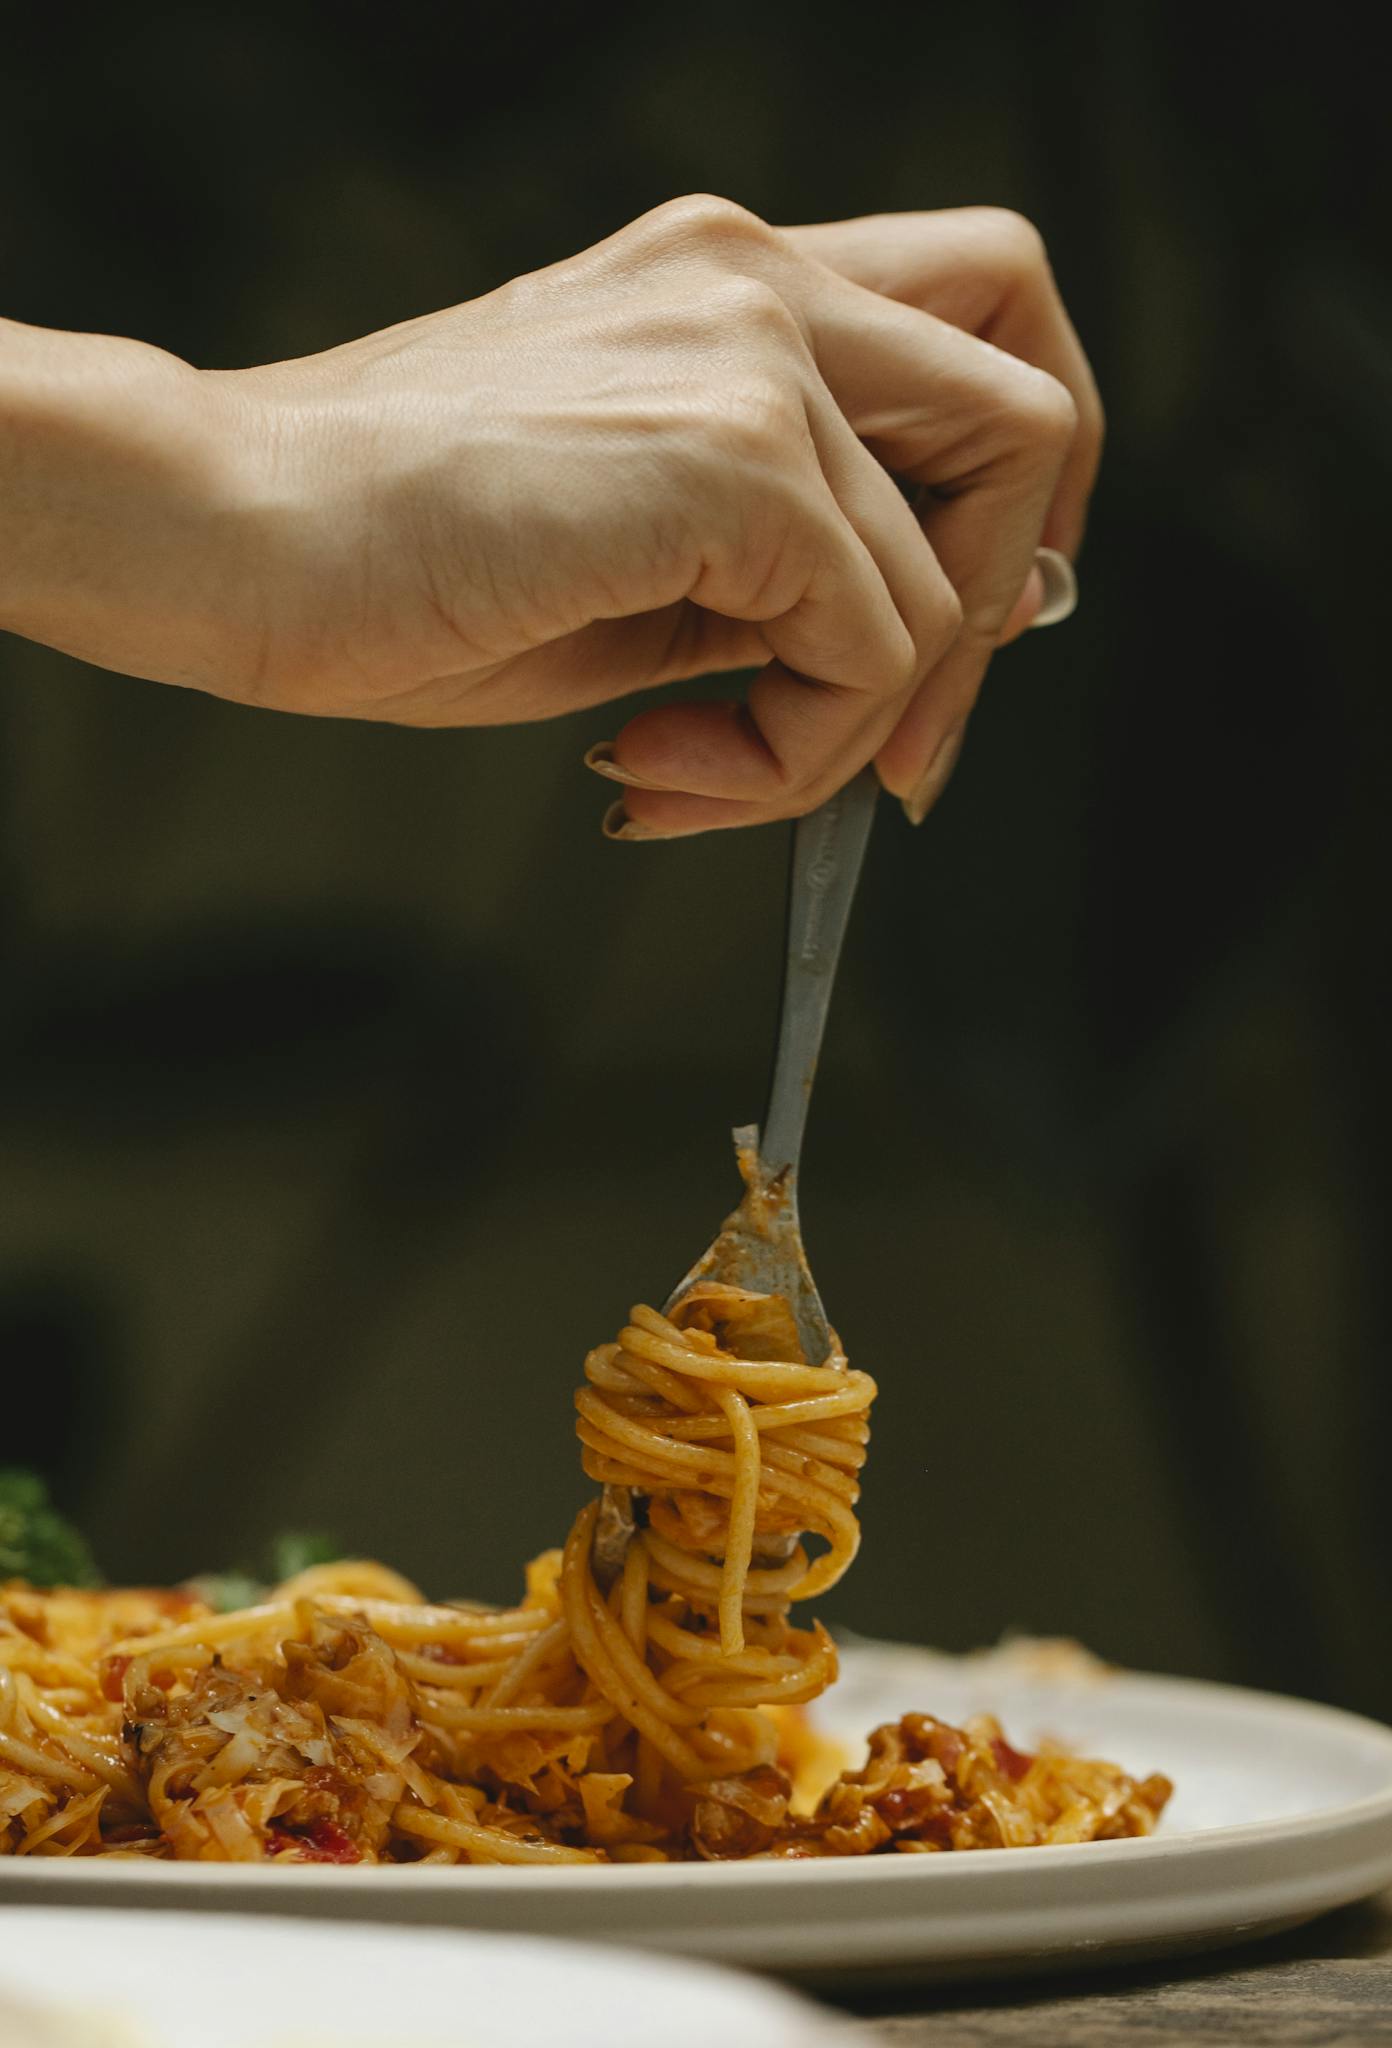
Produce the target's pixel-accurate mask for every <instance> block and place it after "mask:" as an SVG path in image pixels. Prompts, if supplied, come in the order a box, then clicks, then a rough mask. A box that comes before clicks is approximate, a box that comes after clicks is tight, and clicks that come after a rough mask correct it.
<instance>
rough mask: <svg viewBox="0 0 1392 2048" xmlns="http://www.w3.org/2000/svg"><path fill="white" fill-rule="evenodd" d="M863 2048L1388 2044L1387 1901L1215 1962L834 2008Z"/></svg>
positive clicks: (1391, 1917)
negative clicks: (848, 2018) (856, 2025)
mask: <svg viewBox="0 0 1392 2048" xmlns="http://www.w3.org/2000/svg"><path fill="white" fill-rule="evenodd" d="M840 2004H841V2009H842V2010H843V2011H845V2012H847V2013H851V2014H855V2015H857V2016H859V2017H860V2019H861V2022H862V2028H861V2032H860V2033H859V2034H857V2033H856V2032H854V2031H851V2032H849V2033H848V2048H849V2044H850V2042H852V2041H854V2040H856V2039H858V2038H859V2039H863V2040H864V2042H865V2043H866V2048H877V2044H880V2043H889V2042H893V2043H895V2044H896V2048H994V2044H995V2043H996V2042H1013V2043H1020V2042H1025V2041H1028V2042H1030V2043H1031V2044H1033V2048H1075V2044H1076V2048H1111V2044H1112V2043H1114V2042H1115V2043H1122V2042H1126V2043H1137V2044H1141V2048H1170V2044H1171V2043H1173V2044H1174V2048H1180V2044H1181V2043H1183V2044H1184V2048H1231V2044H1233V2043H1234V2042H1236V2043H1247V2042H1250V2043H1252V2044H1254V2048H1256V2044H1260V2048H1368V2044H1376V2043H1381V2042H1392V1891H1387V1892H1384V1893H1383V1894H1382V1895H1381V1897H1379V1898H1377V1899H1371V1900H1369V1901H1367V1903H1366V1904H1364V1905H1361V1906H1348V1907H1345V1909H1344V1910H1343V1911H1342V1912H1339V1913H1331V1914H1327V1915H1326V1916H1325V1918H1324V1919H1322V1920H1317V1921H1315V1922H1314V1923H1313V1925H1311V1926H1309V1927H1302V1928H1299V1929H1297V1930H1296V1932H1295V1933H1294V1934H1287V1935H1281V1936H1278V1937H1277V1938H1276V1939H1275V1940H1273V1941H1266V1942H1256V1943H1253V1944H1252V1945H1251V1946H1250V1947H1248V1948H1238V1949H1229V1950H1227V1951H1225V1952H1224V1953H1221V1954H1216V1955H1206V1956H1192V1957H1189V1958H1187V1959H1183V1958H1181V1959H1177V1960H1176V1961H1174V1962H1171V1963H1168V1964H1165V1963H1156V1964H1151V1965H1148V1966H1147V1967H1146V1968H1144V1969H1129V1970H1116V1971H1112V1972H1110V1973H1108V1972H1104V1971H1101V1970H1098V1971H1096V1972H1093V1973H1090V1974H1088V1975H1086V1976H1078V1977H1054V1978H1044V1979H1041V1978H1035V1979H1033V1980H1032V1981H1030V1982H1029V1983H1017V1984H1011V1983H1008V1982H1006V1983H1001V1984H998V1985H976V1986H971V1985H966V1986H962V1987H948V1988H941V1989H938V1990H936V1991H931V1990H927V1991H923V1992H920V1993H918V1994H915V1993H913V1992H904V1991H897V1992H894V1991H885V1992H883V1993H866V1994H862V1995H860V1996H859V1997H853V1998H851V1999H848V2000H846V2001H843V2002H840Z"/></svg>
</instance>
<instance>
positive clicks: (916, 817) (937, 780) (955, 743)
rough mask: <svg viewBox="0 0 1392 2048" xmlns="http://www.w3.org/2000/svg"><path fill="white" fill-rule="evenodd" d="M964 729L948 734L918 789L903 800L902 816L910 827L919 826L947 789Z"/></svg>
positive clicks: (960, 747)
mask: <svg viewBox="0 0 1392 2048" xmlns="http://www.w3.org/2000/svg"><path fill="white" fill-rule="evenodd" d="M966 730H967V729H966V727H965V726H964V725H959V726H958V727H957V730H956V731H955V732H950V733H948V735H947V737H946V739H944V740H943V741H942V743H941V745H940V746H939V748H938V751H937V753H936V754H934V756H933V758H932V760H931V761H930V762H929V763H928V766H927V769H926V770H925V772H924V775H923V779H922V781H921V782H920V783H919V784H918V787H917V788H916V789H914V790H912V791H911V792H910V794H909V795H908V796H906V797H905V798H904V816H905V817H906V818H907V819H908V821H909V823H910V824H911V825H921V824H922V823H923V820H924V819H925V818H926V817H927V815H928V813H929V811H931V810H932V808H933V806H934V804H935V803H936V802H937V800H938V798H939V797H940V796H941V795H942V793H943V791H944V790H945V789H946V788H947V785H948V783H949V781H950V780H951V778H952V771H953V769H954V768H955V767H956V766H957V756H958V755H959V754H960V753H961V751H962V741H963V739H964V738H965V737H966Z"/></svg>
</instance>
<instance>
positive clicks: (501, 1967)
mask: <svg viewBox="0 0 1392 2048" xmlns="http://www.w3.org/2000/svg"><path fill="white" fill-rule="evenodd" d="M829 2037H830V2029H829V2025H828V2023H826V2022H824V2021H822V2020H820V2019H819V2018H818V2015H817V2013H816V2012H815V2010H814V2009H813V2008H812V2007H811V2006H808V2005H806V2004H804V2002H803V2001H802V2000H801V1999H800V1998H794V1997H793V1996H792V1994H791V1993H789V1992H785V1991H780V1990H778V1989H776V1988H775V1987H774V1986H773V1985H771V1984H761V1983H759V1982H758V1981H757V1980H756V1979H754V1978H748V1977H738V1976H736V1975H735V1974H734V1973H733V1972H732V1971H727V1970H714V1969H711V1968H710V1967H709V1966H708V1965H703V1964H697V1963H673V1962H660V1961H658V1960H656V1959H655V1958H654V1957H652V1956H640V1955H634V1954H632V1953H625V1952H624V1951H623V1950H621V1949H611V1948H599V1947H590V1948H581V1947H580V1946H579V1945H578V1944H575V1943H569V1942H561V1941H538V1940H535V1939H532V1938H530V1937H528V1936H525V1935H507V1934H445V1933H441V1932H439V1931H438V1930H436V1929H420V1928H403V1927H354V1928H348V1927H332V1926H322V1925H321V1926H313V1925H306V1924H305V1923H304V1922H303V1921H301V1922H294V1921H286V1920H265V1919H262V1920H250V1919H244V1918H243V1917H241V1916H240V1915H237V1914H225V1915H222V1916H220V1917H219V1918H217V1919H215V1920H214V1919H210V1918H209V1917H208V1916H207V1915H206V1914H194V1913H105V1912H88V1911H81V1910H79V1911H77V1912H74V1911H72V1910H71V1909H68V1910H58V1911H51V1912H45V1911H42V1910H40V1911H38V1912H34V1911H27V1910H26V1911H23V1912H20V1911H6V1910H3V1909H0V2042H3V2043H4V2048H556V2043H557V2042H559V2041H564V2042H565V2043H566V2048H653V2043H654V2042H656V2041H660V2042H661V2043H662V2044H663V2048H711V2044H712V2043H713V2042H718V2043H720V2044H721V2048H817V2044H818V2043H820V2042H822V2041H825V2040H828V2039H829ZM835 2038H836V2039H837V2040H840V2039H841V2038H842V2036H841V2030H840V2029H839V2028H838V2029H837V2030H836V2033H835Z"/></svg>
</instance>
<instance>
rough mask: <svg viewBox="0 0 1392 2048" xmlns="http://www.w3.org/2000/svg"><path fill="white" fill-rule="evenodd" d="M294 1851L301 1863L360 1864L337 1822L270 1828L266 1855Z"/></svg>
mask: <svg viewBox="0 0 1392 2048" xmlns="http://www.w3.org/2000/svg"><path fill="white" fill-rule="evenodd" d="M282 1849H294V1850H296V1851H297V1852H298V1854H299V1857H300V1860H301V1862H303V1863H361V1862H362V1857H361V1855H360V1854H359V1852H358V1848H357V1845H356V1844H355V1843H354V1841H353V1839H352V1837H351V1836H350V1835H348V1834H346V1833H345V1832H344V1830H343V1829H342V1828H341V1827H340V1826H339V1824H338V1822H337V1821H336V1820H315V1821H311V1822H310V1824H309V1826H308V1827H307V1828H276V1827H273V1828H272V1829H271V1831H270V1834H269V1835H268V1836H267V1839H266V1854H267V1855H268V1856H273V1855H276V1854H278V1853H279V1851H281V1850H282Z"/></svg>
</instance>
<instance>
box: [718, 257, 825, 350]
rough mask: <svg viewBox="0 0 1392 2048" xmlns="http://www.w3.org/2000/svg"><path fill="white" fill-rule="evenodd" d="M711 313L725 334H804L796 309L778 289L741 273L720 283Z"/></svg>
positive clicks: (760, 279) (734, 274) (788, 335)
mask: <svg viewBox="0 0 1392 2048" xmlns="http://www.w3.org/2000/svg"><path fill="white" fill-rule="evenodd" d="M711 312H712V314H713V316H714V317H715V318H716V319H717V320H718V322H719V324H720V327H721V329H722V331H724V332H728V331H729V330H730V329H731V328H732V327H733V328H734V329H735V330H737V331H740V332H748V331H750V330H752V331H753V332H754V333H756V334H758V335H761V336H762V335H775V336H779V335H781V336H785V337H792V336H794V335H796V336H799V337H800V336H801V332H802V330H801V328H800V327H799V326H798V324H797V320H796V318H795V316H794V314H793V311H792V308H791V307H790V306H789V305H788V302H787V300H786V299H785V298H784V297H783V295H782V293H781V292H779V291H778V290H777V289H776V287H775V286H773V285H771V284H769V283H768V282H767V281H766V280H765V279H764V278H762V277H747V276H745V275H744V274H743V273H741V272H738V271H736V272H734V273H733V274H732V275H731V276H729V277H725V278H722V279H721V280H720V283H719V286H718V287H717V289H716V290H715V292H714V293H713V295H712V300H711Z"/></svg>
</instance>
